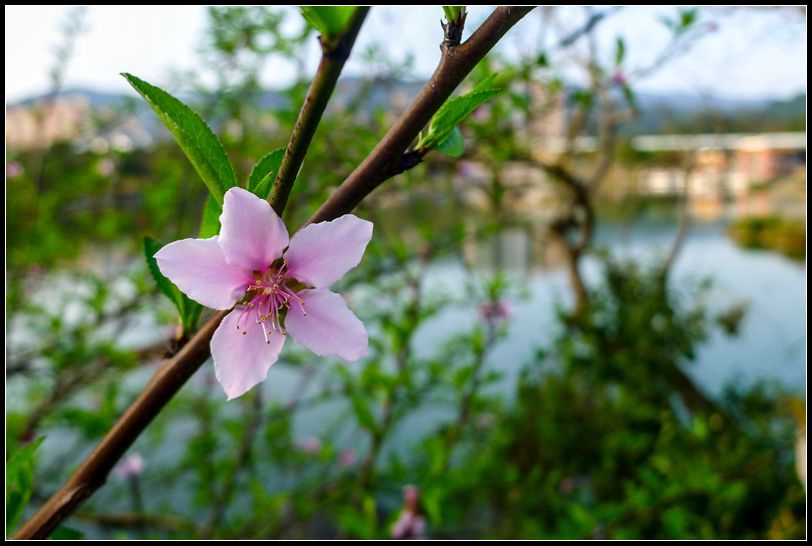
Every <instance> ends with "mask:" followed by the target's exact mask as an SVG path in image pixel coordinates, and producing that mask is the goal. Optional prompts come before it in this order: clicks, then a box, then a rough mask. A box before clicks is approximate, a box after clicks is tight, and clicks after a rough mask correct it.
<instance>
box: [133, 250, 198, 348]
mask: <svg viewBox="0 0 812 546" xmlns="http://www.w3.org/2000/svg"><path fill="white" fill-rule="evenodd" d="M163 246H164V245H162V244H161V243H159V242H157V241H156V240H155V239H152V238H151V237H144V257H145V258H146V260H147V266H148V267H149V272H150V274H151V275H152V278H153V279H155V284H157V285H158V289H159V290H160V291H161V292H162V293H163V294H164V295H165V296H166V297H167V298H169V301H171V302H172V304H173V305H174V306H175V308H176V309H177V310H178V315H179V316H180V321H181V324H182V326H183V333H184V334H186V335H191V334H193V333H194V331H195V330H196V329H197V320H198V318H200V312H201V311H202V310H203V307H202V306H201V305H200V304H199V303H197V302H196V301H193V300H191V299H189V297H188V296H187V295H186V294H184V293H183V292H181V291H180V290H179V289H178V287H177V286H175V285H174V284H172V281H170V280H169V279H167V278H166V277H164V275H163V273H161V270H160V269H158V262H157V261H156V260H155V253H156V252H158V251H159V250H160V249H161V247H163Z"/></svg>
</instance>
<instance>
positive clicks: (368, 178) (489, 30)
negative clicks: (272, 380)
mask: <svg viewBox="0 0 812 546" xmlns="http://www.w3.org/2000/svg"><path fill="white" fill-rule="evenodd" d="M530 10H532V7H500V8H497V9H496V10H494V12H493V13H492V14H491V15H490V17H488V19H487V20H486V21H485V22H484V23H483V24H482V26H481V27H480V28H479V29H478V30H477V31H476V32H475V33H474V34H473V35H472V36H471V37H470V38H469V39H468V40H467V41H466V42H465V43H464V44H462V45H460V46H457V47H454V48H449V47H444V48H443V55H442V59H441V61H440V66H439V67H438V68H437V70H436V71H435V73H434V74H433V75H432V77H431V79H430V80H429V82H428V83H427V84H426V86H425V87H424V88H423V91H422V92H421V93H420V95H419V96H418V97H417V99H415V101H414V102H413V103H412V105H411V106H410V107H409V109H408V110H407V111H406V112H405V113H404V114H403V115H402V116H401V117H400V119H399V120H398V121H397V122H396V123H395V125H394V126H393V127H392V129H391V130H390V131H389V132H388V133H387V135H386V136H385V137H384V139H383V140H382V141H381V142H380V143H379V144H378V146H376V147H375V149H374V150H373V152H372V153H371V154H370V155H369V156H368V157H367V159H366V160H364V161H363V162H362V163H361V165H360V166H359V167H358V168H357V169H356V170H355V171H354V172H353V173H352V174H351V175H350V176H349V178H347V180H345V181H344V183H343V184H342V185H341V186H340V187H339V188H338V190H337V191H336V192H335V193H334V194H333V196H332V197H330V199H328V200H327V202H326V203H324V205H322V207H321V208H320V209H319V210H318V211H316V213H315V214H314V215H313V217H312V218H311V221H312V222H319V221H324V220H332V219H333V218H337V217H338V216H341V215H342V214H345V213H347V212H349V211H351V210H352V209H353V208H354V207H355V206H356V205H357V204H358V203H359V202H360V201H361V200H362V199H363V198H364V197H366V196H367V195H368V194H369V193H370V192H372V191H373V190H374V189H375V188H376V187H378V186H379V185H380V184H381V183H382V182H383V181H384V180H386V179H387V178H389V177H391V176H393V174H392V173H393V172H394V171H395V170H396V167H397V165H398V164H399V163H400V161H401V157H402V156H403V154H404V152H405V151H406V149H407V147H408V146H409V144H410V143H411V142H412V141H413V140H414V138H415V137H416V136H417V134H418V132H419V131H420V129H422V128H423V126H424V125H425V124H426V123H428V122H429V120H430V119H431V117H432V116H433V115H434V113H435V112H436V111H437V110H438V109H439V108H440V106H442V104H443V103H444V102H445V100H446V99H447V98H448V97H449V96H450V95H451V93H452V92H453V91H454V89H456V87H457V86H458V85H459V84H460V82H462V80H463V79H464V78H465V77H466V76H467V75H468V74H469V73H470V72H471V70H473V68H474V67H475V66H476V64H477V63H478V62H479V61H480V60H482V58H483V57H484V56H485V55H486V54H487V53H488V52H489V51H490V50H491V49H492V48H493V46H494V45H496V43H497V42H498V41H499V39H500V38H501V37H502V36H504V34H505V33H506V32H507V31H508V30H509V29H510V28H511V27H512V26H513V25H515V24H516V23H517V22H518V21H519V20H520V19H521V18H522V17H524V16H525V15H526V14H527V13H528V12H530ZM275 193H278V194H279V195H281V194H282V193H284V192H282V191H281V190H280V191H279V192H275ZM288 193H289V191H288ZM285 199H287V195H285ZM271 201H272V203H271V204H272V206H273V205H275V204H276V203H274V202H273V195H272V198H271ZM274 209H275V210H277V211H280V212H281V209H280V208H278V207H277V206H274ZM227 313H228V312H227V311H220V312H217V313H216V314H215V315H214V316H213V317H212V318H211V319H210V320H209V321H208V322H207V323H206V324H205V325H203V327H202V328H201V329H200V330H199V331H198V332H197V333H196V334H195V335H194V337H192V339H191V340H189V343H187V344H186V345H185V346H184V347H183V348H182V349H181V350H180V351H179V352H178V353H177V354H176V355H174V356H173V357H172V358H170V359H167V360H166V361H165V362H164V363H163V364H162V365H161V368H160V369H159V370H158V372H157V373H156V374H155V376H154V377H153V378H152V379H151V380H150V382H149V383H148V384H147V386H146V387H145V388H144V390H143V391H142V392H141V394H140V395H139V396H138V398H137V399H136V400H135V401H134V402H133V403H132V405H131V406H130V407H129V408H128V409H127V411H126V412H125V413H124V415H122V416H121V418H120V419H119V421H118V422H117V423H116V424H115V425H114V426H113V428H112V429H111V430H110V431H109V432H108V433H107V435H106V436H105V437H104V438H103V439H102V441H101V442H100V443H99V445H98V446H97V447H96V449H94V450H93V452H92V453H91V454H90V455H89V456H88V457H87V459H85V461H84V462H83V463H82V465H81V466H80V467H79V469H78V470H77V471H76V472H75V473H74V474H73V475H72V476H71V477H70V478H69V479H68V481H67V482H66V483H65V484H64V485H63V486H62V487H61V488H60V489H59V490H58V491H57V492H56V493H54V495H53V496H52V497H51V498H50V499H49V500H48V501H47V502H46V503H45V504H44V505H42V506H41V507H40V509H39V510H38V511H37V512H36V513H35V514H34V515H33V516H32V517H31V518H30V519H29V520H28V521H27V522H26V523H25V524H24V525H23V526H22V527H21V528H20V529H19V530H18V531H17V532H16V533H15V534H14V538H15V539H32V538H34V539H42V538H46V537H47V536H48V535H50V534H51V532H53V530H54V529H56V527H57V526H58V525H59V524H60V523H61V522H62V521H64V520H65V519H66V518H67V517H68V516H69V515H70V514H72V513H73V512H74V510H76V508H77V507H78V506H79V505H80V504H81V503H82V502H83V501H84V500H85V499H87V498H88V497H89V496H90V495H92V494H93V493H94V492H95V491H96V490H97V489H98V488H99V487H101V486H102V485H104V482H105V480H106V478H107V475H108V474H109V472H110V470H112V468H113V466H114V465H115V463H116V462H117V461H118V460H119V459H120V458H121V457H122V456H123V455H124V453H125V452H126V451H127V449H128V448H129V447H130V446H131V445H132V443H133V442H134V441H135V440H136V438H138V436H139V435H140V434H141V433H142V432H143V431H144V429H145V428H146V427H147V425H149V423H150V422H152V420H153V419H154V418H155V417H156V416H157V415H158V413H160V411H161V410H162V409H163V408H164V406H166V404H167V403H168V402H169V401H170V400H171V399H172V397H173V396H174V395H175V394H177V392H178V391H179V390H180V388H181V387H182V386H183V384H184V383H185V382H186V381H187V380H188V379H189V378H190V377H191V376H192V374H194V372H195V371H197V369H198V368H199V367H200V366H201V365H202V364H203V363H204V362H205V361H206V359H208V357H209V342H210V341H211V337H212V335H214V331H215V330H216V329H217V327H218V326H219V325H220V322H221V321H222V320H223V318H224V317H225V316H226V314H227Z"/></svg>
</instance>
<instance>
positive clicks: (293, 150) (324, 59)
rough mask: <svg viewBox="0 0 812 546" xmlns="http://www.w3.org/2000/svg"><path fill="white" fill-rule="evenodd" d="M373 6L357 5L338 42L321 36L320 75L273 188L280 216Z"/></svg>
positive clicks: (301, 112)
mask: <svg viewBox="0 0 812 546" xmlns="http://www.w3.org/2000/svg"><path fill="white" fill-rule="evenodd" d="M369 9H370V8H368V7H359V8H356V9H355V11H354V12H353V14H352V16H351V18H350V21H349V22H348V24H347V30H346V31H345V32H344V34H343V35H342V36H341V37H340V38H339V39H338V40H337V41H336V42H334V43H333V42H329V43H328V41H327V40H321V44H322V56H321V62H320V63H319V67H318V69H317V70H316V76H315V77H314V78H313V82H312V83H311V84H310V89H308V90H307V96H306V97H305V101H304V104H302V109H301V111H299V117H298V119H297V120H296V125H295V126H294V127H293V133H292V134H291V137H290V142H289V143H288V147H287V149H286V150H285V156H284V157H283V158H282V164H281V165H280V167H279V172H278V173H277V175H276V180H274V185H273V190H272V191H271V198H270V201H271V203H272V204H273V208H274V210H275V211H276V212H277V213H278V214H279V215H280V216H281V215H282V212H283V211H284V210H285V205H287V203H288V196H289V195H290V191H291V189H292V188H293V183H294V182H295V181H296V176H297V175H298V174H299V169H300V168H301V167H302V162H303V161H304V158H305V154H306V153H307V150H308V148H309V147H310V142H311V141H312V140H313V135H315V134H316V128H317V127H318V126H319V122H320V121H321V118H322V116H323V115H324V109H325V108H327V102H328V101H329V100H330V97H331V96H332V94H333V90H334V89H335V87H336V82H337V81H338V77H339V76H340V75H341V70H342V69H343V68H344V63H346V62H347V59H348V58H349V57H350V51H352V47H353V45H354V44H355V39H356V38H357V37H358V32H359V31H360V30H361V25H362V24H363V22H364V19H365V18H366V16H367V14H368V13H369Z"/></svg>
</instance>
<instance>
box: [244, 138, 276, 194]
mask: <svg viewBox="0 0 812 546" xmlns="http://www.w3.org/2000/svg"><path fill="white" fill-rule="evenodd" d="M284 157H285V148H278V149H276V150H274V151H272V152H269V153H268V154H267V155H265V156H264V157H263V158H262V159H260V160H259V162H258V163H257V164H256V165H254V168H253V169H251V174H250V175H249V176H248V190H249V191H251V192H252V193H254V194H255V195H258V196H259V197H262V198H263V199H267V198H268V195H270V193H271V187H272V186H273V181H274V179H275V178H276V173H277V172H278V171H279V167H280V166H281V165H282V159H283V158H284Z"/></svg>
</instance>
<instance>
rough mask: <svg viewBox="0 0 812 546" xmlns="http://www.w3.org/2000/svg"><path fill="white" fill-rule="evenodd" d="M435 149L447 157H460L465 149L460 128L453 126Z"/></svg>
mask: <svg viewBox="0 0 812 546" xmlns="http://www.w3.org/2000/svg"><path fill="white" fill-rule="evenodd" d="M437 151H438V152H441V153H444V154H445V155H447V156H449V157H460V156H462V154H463V152H464V151H465V139H464V138H463V136H462V131H460V128H459V127H457V126H455V127H454V128H453V129H452V130H451V133H450V134H449V135H448V137H447V138H446V139H445V140H444V141H442V142H441V143H440V144H438V145H437Z"/></svg>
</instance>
